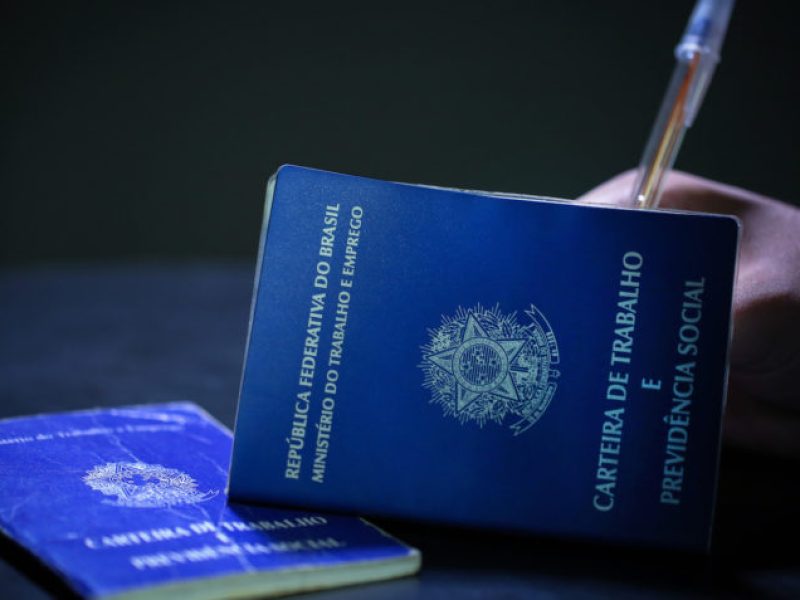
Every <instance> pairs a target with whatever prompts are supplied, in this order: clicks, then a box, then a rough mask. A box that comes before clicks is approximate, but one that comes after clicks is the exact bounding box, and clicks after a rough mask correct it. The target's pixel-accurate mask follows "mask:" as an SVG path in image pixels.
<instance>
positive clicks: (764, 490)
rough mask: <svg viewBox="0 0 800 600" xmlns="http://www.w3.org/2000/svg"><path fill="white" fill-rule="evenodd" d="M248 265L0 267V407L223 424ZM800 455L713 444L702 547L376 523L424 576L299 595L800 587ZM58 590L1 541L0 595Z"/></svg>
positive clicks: (238, 357)
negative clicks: (186, 404) (134, 407)
mask: <svg viewBox="0 0 800 600" xmlns="http://www.w3.org/2000/svg"><path fill="white" fill-rule="evenodd" d="M252 274H253V266H252V265H251V264H242V263H214V264H197V263H190V264H174V263H173V264H155V263H152V264H138V263H137V264H130V263H129V264H125V263H117V264H79V265H59V266H38V267H25V268H14V269H6V270H3V271H0V417H10V416H18V415H25V414H33V413H39V412H50V411H64V410H73V409H84V408H89V407H94V406H120V405H125V404H141V403H149V402H168V401H177V400H191V401H193V402H196V403H198V404H200V405H202V406H204V407H205V408H206V409H207V410H209V411H210V412H211V413H212V414H214V415H215V416H216V417H218V418H219V419H220V420H221V421H222V422H223V423H225V424H226V425H228V426H232V425H233V419H234V414H235V408H236V395H237V390H238V383H239V374H240V369H241V363H242V357H243V350H244V341H245V334H246V328H247V318H248V310H249V303H250V294H251V288H252ZM798 466H800V465H799V464H798V463H797V462H795V461H791V460H787V459H779V458H776V457H768V456H761V455H755V454H749V453H745V452H742V451H737V450H733V449H731V448H724V449H723V456H722V467H721V468H722V473H721V480H720V491H719V498H718V505H717V514H716V523H715V534H714V544H713V549H712V552H711V554H710V555H709V556H707V557H691V556H680V555H675V554H666V553H658V552H652V551H641V550H636V549H626V548H611V547H605V546H597V545H591V544H582V543H575V542H565V541H560V540H549V539H541V538H534V537H524V536H513V535H502V534H496V533H489V532H480V531H467V530H459V529H452V528H444V527H438V526H434V525H428V524H422V523H412V522H399V521H386V520H380V519H378V523H379V524H381V525H382V526H383V527H385V528H387V529H388V530H389V531H391V532H392V533H393V534H395V535H397V536H398V537H400V538H402V539H403V540H405V541H407V542H409V543H411V544H413V545H416V546H417V547H419V548H420V549H421V550H422V552H423V570H422V572H421V573H420V575H419V576H417V577H413V578H407V579H403V580H398V581H391V582H385V583H379V584H372V585H367V586H361V587H356V588H347V589H341V590H333V591H330V592H324V593H319V594H314V595H309V596H305V597H314V598H317V597H319V598H325V599H329V600H330V599H336V598H357V599H358V598H365V599H366V598H370V599H371V598H428V599H435V598H449V597H458V598H461V597H465V598H496V597H502V598H539V597H542V598H553V597H614V598H638V597H647V598H652V597H687V596H688V597H694V596H697V597H706V596H720V595H722V596H732V597H750V596H772V597H787V598H790V597H794V598H798V597H800V552H798V551H797V545H796V543H797V539H800V538H799V537H798V534H800V519H799V518H798V514H800V509H798V507H800V485H798V482H799V481H800V469H798ZM65 593H66V590H64V588H63V587H61V586H59V584H58V582H57V580H56V579H55V578H54V577H53V576H51V575H50V574H49V573H48V572H47V571H46V570H45V569H43V568H41V567H39V566H38V565H37V564H36V563H35V562H34V561H33V560H31V558H30V557H27V556H25V555H24V554H23V553H22V552H21V551H20V550H19V548H17V547H15V546H13V545H11V544H8V543H3V544H2V545H0V595H2V596H4V597H9V598H12V597H13V598H47V597H51V596H52V595H64V594H65Z"/></svg>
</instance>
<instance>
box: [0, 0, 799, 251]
mask: <svg viewBox="0 0 800 600" xmlns="http://www.w3.org/2000/svg"><path fill="white" fill-rule="evenodd" d="M692 4H693V3H692V2H691V1H667V2H644V1H626V2H548V3H544V2H530V3H528V2H507V1H500V2H469V1H463V2H459V3H455V2H454V3H452V4H445V3H435V2H424V3H416V2H404V3H398V2H395V3H386V4H383V3H378V2H373V3H363V4H352V3H341V2H325V3H323V2H296V3H286V4H283V5H279V4H275V3H271V2H258V3H226V2H218V3H188V2H187V3H182V2H168V3H162V2H126V3H117V2H96V3H86V2H80V3H69V4H68V3H58V4H40V3H17V4H16V5H14V4H12V5H8V4H6V5H4V7H3V8H2V9H0V11H2V13H0V14H2V19H0V44H1V46H0V50H1V51H2V55H1V58H0V61H1V62H2V69H3V71H2V82H3V83H2V85H3V93H2V95H1V96H0V109H1V112H0V193H2V198H1V199H0V260H2V262H4V263H6V264H9V263H11V264H14V263H25V262H31V261H35V262H37V261H52V260H65V259H67V260H71V259H86V258H89V259H106V258H121V257H125V258H138V257H155V258H190V257H226V256H247V257H253V256H254V254H255V252H256V244H257V234H258V228H259V225H260V217H261V205H262V199H263V191H264V184H265V181H266V179H267V177H268V176H269V174H270V173H271V172H272V171H273V170H274V169H275V168H276V167H277V166H278V165H280V164H281V163H285V162H292V163H297V164H301V165H307V166H314V167H319V168H325V169H331V170H337V171H343V172H347V173H353V174H360V175H366V176H372V177H380V178H386V179H392V180H402V181H411V182H424V183H431V184H439V185H452V186H463V187H471V188H481V189H492V190H504V191H516V192H527V193H537V194H545V195H553V196H561V197H574V196H577V195H580V194H581V193H583V192H584V191H586V190H587V189H589V188H590V187H592V186H594V185H596V184H598V183H600V182H601V181H603V180H604V179H606V178H608V177H610V176H611V175H613V174H615V173H617V172H618V171H621V170H623V169H626V168H628V167H631V166H634V165H635V164H636V163H637V162H638V160H639V157H640V153H641V150H642V147H643V145H644V142H645V139H646V137H647V133H648V130H649V128H650V126H651V124H652V121H653V119H654V117H655V113H656V110H657V108H658V105H659V103H660V100H661V96H662V94H663V91H664V88H665V86H666V83H667V80H668V78H669V75H670V72H671V69H672V66H673V57H672V48H673V47H674V45H675V43H676V42H677V40H678V39H679V37H680V34H681V33H682V31H683V28H684V25H685V22H686V20H687V18H688V15H689V13H690V11H691V7H692ZM795 6H796V3H778V2H755V1H752V0H751V1H747V0H744V1H743V0H740V2H739V3H738V6H737V7H736V9H735V11H734V16H733V20H732V23H731V27H730V30H729V33H728V39H727V41H726V44H725V47H724V48H723V61H722V63H721V64H720V67H719V69H718V70H717V73H716V76H715V80H714V82H713V84H712V86H711V89H710V92H709V95H708V97H707V101H706V103H705V105H704V106H703V109H702V110H701V112H700V115H699V118H698V120H697V123H696V125H695V126H694V127H693V129H692V130H691V131H690V132H689V135H688V136H687V139H686V143H685V145H684V148H683V151H682V153H681V155H680V156H679V158H678V164H677V166H678V167H679V168H682V169H685V170H690V171H693V172H696V173H698V174H701V175H705V176H708V177H711V178H716V179H720V180H724V181H727V182H729V183H733V184H737V185H741V186H744V187H748V188H751V189H755V190H759V191H761V192H763V193H766V194H770V195H774V196H777V197H781V198H784V199H787V200H790V201H797V200H798V186H797V183H798V178H797V167H798V144H797V140H796V136H797V134H798V116H797V110H798V98H799V95H798V92H797V84H796V80H797V75H798V73H797V71H798V69H797V61H798V54H799V53H798V36H797V23H798V18H797V17H798V14H797V12H798V11H797V9H796V8H795Z"/></svg>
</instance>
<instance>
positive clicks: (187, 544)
mask: <svg viewBox="0 0 800 600" xmlns="http://www.w3.org/2000/svg"><path fill="white" fill-rule="evenodd" d="M230 452H231V434H230V432H229V431H228V430H227V429H225V428H224V427H222V426H221V425H220V424H219V423H217V422H216V421H215V420H213V419H212V418H211V417H210V416H209V415H208V414H207V413H205V412H204V411H202V410H201V409H200V408H199V407H197V406H196V405H194V404H190V403H176V404H161V405H149V406H133V407H128V408H119V409H104V410H90V411H83V412H73V413H63V414H50V415H39V416H34V417H25V418H17V419H8V420H5V421H2V422H0V490H1V492H0V530H2V532H3V534H4V535H6V536H7V537H9V538H10V539H12V540H13V541H15V542H16V543H18V544H19V545H21V546H23V547H25V548H26V549H27V550H28V551H29V552H31V553H32V554H33V555H35V556H36V557H37V558H38V559H39V560H41V561H42V562H43V563H44V564H46V565H47V566H48V567H50V568H51V569H52V570H54V571H55V572H56V573H57V574H58V575H59V576H60V577H62V578H63V579H64V580H65V582H66V583H67V584H68V585H69V586H70V587H71V588H72V589H74V590H75V591H76V592H77V593H79V594H80V595H82V596H84V597H87V598H125V599H132V598H167V597H169V598H173V597H177V596H181V597H186V598H193V599H209V598H238V597H245V596H246V597H253V596H267V595H277V594H284V593H290V592H297V591H305V590H311V589H321V588H326V587H332V586H339V585H347V584H351V583H357V582H364V581H372V580H377V579H386V578H389V577H396V576H400V575H405V574H410V573H413V572H414V571H416V570H417V569H418V568H419V562H420V556H419V553H418V552H417V551H416V550H414V549H412V548H409V547H408V546H406V545H404V544H402V543H400V542H398V541H397V540H395V539H394V538H391V537H390V536H388V535H387V534H385V533H384V532H382V531H381V530H379V529H378V528H376V527H374V526H372V525H371V524H369V523H367V522H366V521H363V520H361V519H359V518H356V517H345V516H331V515H323V514H319V513H316V512H308V511H297V510H295V511H292V510H278V509H270V508H264V507H252V506H244V505H241V504H227V500H226V493H225V487H226V483H227V477H228V464H229V460H230Z"/></svg>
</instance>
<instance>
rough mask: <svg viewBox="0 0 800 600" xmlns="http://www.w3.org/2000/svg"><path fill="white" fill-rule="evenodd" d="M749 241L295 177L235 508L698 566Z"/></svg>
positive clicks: (255, 360) (677, 217)
mask: <svg viewBox="0 0 800 600" xmlns="http://www.w3.org/2000/svg"><path fill="white" fill-rule="evenodd" d="M737 243H738V223H737V222H736V220H735V219H733V218H730V217H725V216H717V215H704V214H688V213H675V212H667V211H645V210H628V209H616V208H607V207H595V206H589V205H578V204H573V203H568V202H556V201H545V200H536V199H521V198H510V197H499V196H492V195H490V194H485V193H480V192H473V193H470V192H462V191H457V190H447V189H438V188H429V187H422V186H413V185H404V184H397V183H389V182H384V181H375V180H370V179H365V178H359V177H352V176H346V175H339V174H334V173H327V172H322V171H316V170H311V169H304V168H299V167H291V166H289V167H283V168H282V169H280V170H279V172H278V173H277V175H276V176H275V177H273V179H272V180H271V182H270V186H269V190H268V197H267V210H266V216H265V222H264V229H263V236H262V247H261V252H260V261H259V266H258V269H257V278H256V286H255V292H254V298H253V311H252V318H251V326H250V334H249V341H248V350H247V357H246V364H245V369H244V374H243V381H242V388H241V395H240V404H239V413H238V420H237V426H236V436H235V443H234V456H233V463H232V471H231V481H230V490H231V495H232V497H234V498H237V499H242V500H245V499H246V500H254V501H266V502H278V503H288V504H300V505H303V506H309V507H318V508H329V509H334V510H341V511H360V512H364V513H368V514H381V515H391V516H399V517H409V518H416V519H423V520H432V521H442V522H447V523H452V524H457V525H468V526H469V525H472V526H481V527H493V528H499V529H508V530H524V531H530V532H537V533H542V534H548V535H565V536H571V537H581V538H593V539H604V540H613V541H621V542H630V543H640V544H647V545H657V546H666V547H677V548H686V549H703V548H705V547H706V546H707V544H708V542H709V536H710V527H711V522H712V515H713V507H714V500H715V489H716V472H717V462H718V452H719V440H720V425H721V418H722V410H723V406H724V398H725V386H726V368H727V367H726V356H727V348H728V341H729V322H730V315H731V291H732V286H733V281H734V275H735V264H736V252H737Z"/></svg>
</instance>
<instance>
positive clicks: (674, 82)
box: [632, 0, 734, 208]
mask: <svg viewBox="0 0 800 600" xmlns="http://www.w3.org/2000/svg"><path fill="white" fill-rule="evenodd" d="M733 3H734V0H698V1H697V4H695V6H694V10H693V11H692V16H691V17H690V18H689V24H688V25H687V27H686V31H685V32H684V34H683V37H682V38H681V41H680V43H679V44H678V45H677V46H676V47H675V58H676V59H677V65H676V66H675V71H674V72H673V74H672V79H671V80H670V83H669V87H668V88H667V93H666V95H665V96H664V100H663V101H662V103H661V109H660V110H659V112H658V117H657V118H656V122H655V124H654V125H653V130H652V131H651V132H650V138H649V139H648V140H647V145H646V146H645V150H644V155H643V156H642V161H641V163H640V164H639V170H638V173H637V176H636V184H635V186H634V188H633V197H632V202H633V205H634V206H635V207H638V208H655V207H656V206H658V201H659V199H660V196H661V188H662V183H663V181H664V176H665V175H666V174H667V172H668V171H669V170H670V169H671V168H672V165H673V163H674V162H675V156H677V154H678V149H679V148H680V145H681V141H682V140H683V135H684V134H685V133H686V129H688V128H689V127H691V126H692V122H693V121H694V118H695V116H696V115H697V111H698V109H699V108H700V104H701V103H702V101H703V97H704V96H705V93H706V90H707V89H708V84H709V83H710V82H711V76H712V75H713V74H714V68H715V67H716V66H717V63H718V62H719V52H720V48H721V47H722V42H723V40H724V39H725V31H726V29H727V28H728V21H729V20H730V17H731V11H732V10H733Z"/></svg>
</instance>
